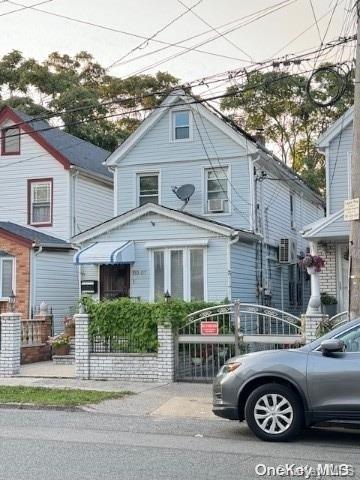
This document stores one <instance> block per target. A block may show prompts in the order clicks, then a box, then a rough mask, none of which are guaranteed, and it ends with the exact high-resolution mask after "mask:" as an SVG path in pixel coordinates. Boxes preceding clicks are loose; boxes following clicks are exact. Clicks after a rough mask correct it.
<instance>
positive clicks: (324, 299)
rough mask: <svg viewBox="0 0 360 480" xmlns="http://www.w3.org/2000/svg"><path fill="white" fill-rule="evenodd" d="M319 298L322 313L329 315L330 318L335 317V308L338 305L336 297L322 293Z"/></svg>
mask: <svg viewBox="0 0 360 480" xmlns="http://www.w3.org/2000/svg"><path fill="white" fill-rule="evenodd" d="M320 298H321V304H322V306H323V311H324V313H326V314H327V315H329V317H330V318H331V317H333V316H334V315H336V307H337V303H338V302H337V299H336V297H334V295H329V294H328V293H326V292H322V293H321V294H320Z"/></svg>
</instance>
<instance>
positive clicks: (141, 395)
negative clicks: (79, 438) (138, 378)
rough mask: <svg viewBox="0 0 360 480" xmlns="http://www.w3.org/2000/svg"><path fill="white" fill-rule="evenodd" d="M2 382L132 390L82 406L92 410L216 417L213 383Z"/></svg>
mask: <svg viewBox="0 0 360 480" xmlns="http://www.w3.org/2000/svg"><path fill="white" fill-rule="evenodd" d="M2 385H12V386H15V385H22V386H32V387H46V388H80V389H84V390H100V391H114V392H116V391H121V390H122V391H124V390H127V391H131V392H134V393H135V394H136V395H130V396H127V397H125V398H123V399H119V400H108V401H105V402H103V403H100V404H98V405H89V406H87V407H83V410H85V411H87V412H89V413H98V414H108V415H120V416H131V415H136V416H152V417H158V418H164V417H168V418H169V417H185V418H202V419H208V420H217V418H216V417H215V416H214V415H213V413H212V411H211V408H212V395H211V388H212V387H211V385H209V384H199V383H167V384H164V383H141V382H121V381H111V380H109V381H99V380H78V379H75V378H40V377H11V378H0V386H2Z"/></svg>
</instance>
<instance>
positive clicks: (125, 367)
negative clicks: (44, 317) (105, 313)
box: [75, 314, 175, 382]
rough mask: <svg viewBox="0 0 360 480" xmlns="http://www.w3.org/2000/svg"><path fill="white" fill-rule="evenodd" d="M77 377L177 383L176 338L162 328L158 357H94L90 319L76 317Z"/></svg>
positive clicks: (124, 355) (146, 354)
mask: <svg viewBox="0 0 360 480" xmlns="http://www.w3.org/2000/svg"><path fill="white" fill-rule="evenodd" d="M75 322H76V335H75V374H76V377H77V378H82V379H99V380H100V379H119V380H128V381H141V382H172V381H173V380H174V360H175V351H174V338H173V334H172V330H171V326H170V325H159V327H158V342H159V347H158V352H157V353H144V354H141V353H91V351H90V338H89V317H88V315H85V314H79V315H75Z"/></svg>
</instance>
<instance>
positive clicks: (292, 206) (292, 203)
mask: <svg viewBox="0 0 360 480" xmlns="http://www.w3.org/2000/svg"><path fill="white" fill-rule="evenodd" d="M290 226H291V228H292V229H293V230H295V228H296V220H295V195H294V194H293V193H290Z"/></svg>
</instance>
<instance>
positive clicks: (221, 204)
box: [205, 167, 229, 213]
mask: <svg viewBox="0 0 360 480" xmlns="http://www.w3.org/2000/svg"><path fill="white" fill-rule="evenodd" d="M228 178H229V177H228V167H219V168H211V169H205V189H206V195H205V199H206V206H205V212H206V213H227V212H229V196H228V193H229V192H228V190H229V188H228V183H229V180H228Z"/></svg>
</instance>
